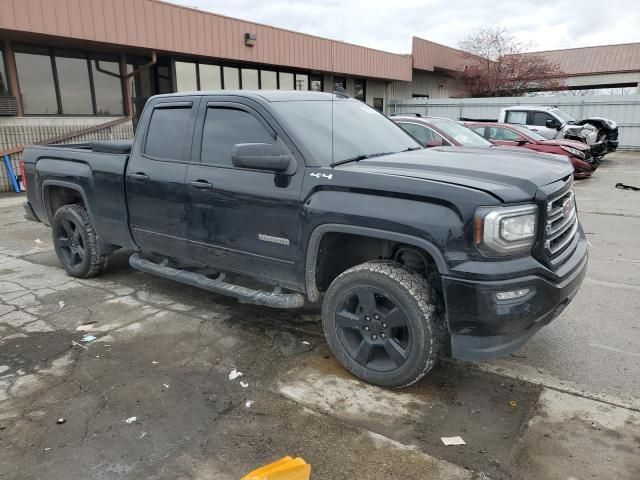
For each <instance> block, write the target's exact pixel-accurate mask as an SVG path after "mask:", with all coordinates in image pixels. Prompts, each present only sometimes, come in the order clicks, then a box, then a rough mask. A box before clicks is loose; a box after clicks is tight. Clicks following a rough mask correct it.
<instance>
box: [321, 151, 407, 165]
mask: <svg viewBox="0 0 640 480" xmlns="http://www.w3.org/2000/svg"><path fill="white" fill-rule="evenodd" d="M394 153H396V152H381V153H370V154H368V155H365V154H360V155H356V156H355V157H351V158H345V159H344V160H338V161H336V162H333V163H332V164H331V167H335V166H336V165H342V164H345V163H350V162H359V161H360V160H367V159H369V158H374V157H382V156H384V155H392V154H394Z"/></svg>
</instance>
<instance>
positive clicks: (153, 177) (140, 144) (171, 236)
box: [126, 97, 199, 259]
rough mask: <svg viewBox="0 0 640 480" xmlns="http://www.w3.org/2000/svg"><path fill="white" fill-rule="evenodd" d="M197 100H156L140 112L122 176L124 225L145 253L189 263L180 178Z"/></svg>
mask: <svg viewBox="0 0 640 480" xmlns="http://www.w3.org/2000/svg"><path fill="white" fill-rule="evenodd" d="M198 104H199V97H180V99H179V100H176V98H167V99H159V100H158V101H156V102H154V103H153V104H151V105H149V107H150V108H147V109H145V112H144V114H143V117H142V119H141V121H140V124H139V127H138V131H137V132H136V142H135V145H134V148H133V150H132V152H131V159H130V160H129V165H128V167H127V172H126V189H127V203H128V207H129V224H130V226H131V232H132V234H133V238H134V240H135V242H136V244H137V245H138V246H139V247H140V248H141V249H142V250H143V251H145V252H150V253H151V252H153V253H158V254H162V255H166V256H170V257H174V258H178V259H185V258H188V249H187V240H186V236H187V203H188V192H187V191H186V187H185V183H184V178H185V175H186V173H187V165H188V159H189V157H190V154H191V146H192V136H193V127H194V124H195V119H196V115H197V107H198Z"/></svg>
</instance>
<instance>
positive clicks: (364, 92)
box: [353, 78, 367, 103]
mask: <svg viewBox="0 0 640 480" xmlns="http://www.w3.org/2000/svg"><path fill="white" fill-rule="evenodd" d="M359 82H362V98H358V97H357V96H356V84H357V83H359ZM353 98H355V99H356V100H360V101H361V102H363V103H367V79H366V78H354V80H353Z"/></svg>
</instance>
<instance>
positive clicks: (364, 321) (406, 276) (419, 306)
mask: <svg viewBox="0 0 640 480" xmlns="http://www.w3.org/2000/svg"><path fill="white" fill-rule="evenodd" d="M436 295H437V293H436V291H435V290H434V289H433V288H431V286H430V285H429V283H428V282H427V281H426V279H425V278H424V277H422V276H421V275H419V274H418V273H416V272H413V271H411V270H409V269H407V268H406V267H405V266H403V265H401V264H399V263H396V262H392V261H388V260H376V261H371V262H366V263H363V264H361V265H356V266H355V267H352V268H350V269H348V270H346V271H345V272H343V273H341V274H340V275H338V277H337V278H336V279H334V280H333V282H332V283H331V285H329V288H328V289H327V291H326V293H325V296H324V300H323V302H322V326H323V329H324V333H325V337H326V339H327V343H328V344H329V347H330V348H331V351H332V352H333V354H334V355H335V357H336V359H337V360H338V361H339V362H340V363H341V364H342V365H343V366H344V367H345V368H346V369H347V370H348V371H349V372H351V373H352V374H353V375H355V376H356V377H358V378H361V379H362V380H365V381H367V382H369V383H372V384H374V385H379V386H382V387H394V388H399V387H406V386H408V385H411V384H412V383H415V382H417V381H418V380H419V379H420V378H422V377H423V376H424V375H425V374H426V373H427V372H428V371H429V370H431V369H432V368H433V366H434V365H435V363H436V361H437V358H438V354H439V352H440V350H441V349H442V346H443V343H444V340H443V339H444V337H445V331H444V327H443V321H442V319H441V318H440V316H439V313H438V308H437V305H438V301H437V296H436Z"/></svg>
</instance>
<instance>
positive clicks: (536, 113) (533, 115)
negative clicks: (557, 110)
mask: <svg viewBox="0 0 640 480" xmlns="http://www.w3.org/2000/svg"><path fill="white" fill-rule="evenodd" d="M530 115H531V120H530V122H529V121H528V122H527V125H530V126H532V127H545V128H549V127H547V120H549V119H550V120H551V121H552V122H557V121H558V119H557V118H556V117H555V116H554V115H552V114H551V113H549V112H545V111H541V110H533V111H531V112H530ZM536 115H546V116H547V117H549V118H548V119H547V120H545V123H543V124H542V125H538V124H537V123H534V119H535V116H536ZM560 123H562V122H560Z"/></svg>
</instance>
